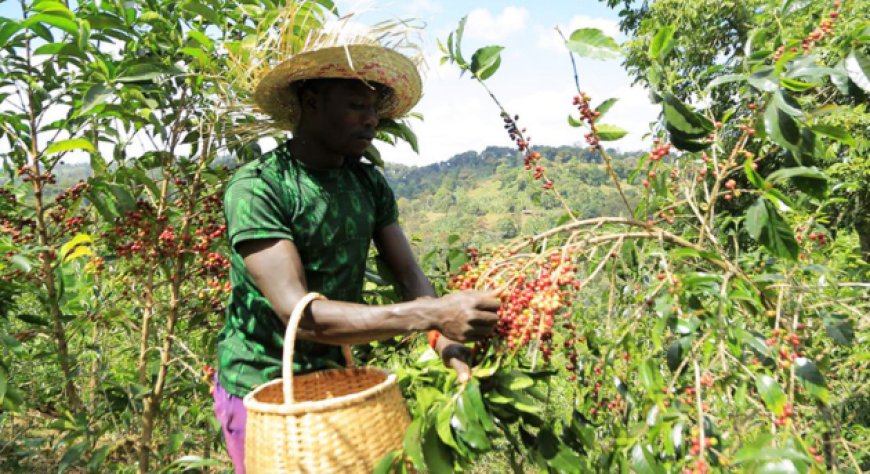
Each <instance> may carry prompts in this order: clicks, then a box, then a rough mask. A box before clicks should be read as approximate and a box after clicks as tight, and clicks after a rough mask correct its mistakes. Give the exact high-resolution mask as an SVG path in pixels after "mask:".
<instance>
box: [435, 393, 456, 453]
mask: <svg viewBox="0 0 870 474" xmlns="http://www.w3.org/2000/svg"><path fill="white" fill-rule="evenodd" d="M454 407H455V405H453V404H446V405H444V407H442V408H441V409H440V410H438V415H436V417H435V431H436V432H437V433H438V437H439V438H441V441H443V442H444V444H446V445H447V446H450V447H451V448H453V449H455V450H457V451H458V450H459V445H457V444H456V440H455V439H453V432H452V430H451V428H450V420H451V419H452V418H453V409H454Z"/></svg>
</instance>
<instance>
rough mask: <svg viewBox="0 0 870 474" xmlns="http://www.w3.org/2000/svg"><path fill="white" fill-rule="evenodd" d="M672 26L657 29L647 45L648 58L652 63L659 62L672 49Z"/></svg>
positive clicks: (673, 27) (673, 29)
mask: <svg viewBox="0 0 870 474" xmlns="http://www.w3.org/2000/svg"><path fill="white" fill-rule="evenodd" d="M676 30H677V28H676V27H675V26H674V25H667V26H664V27H662V28H661V29H659V31H658V32H657V33H656V35H655V36H654V37H653V40H652V43H650V45H649V56H650V58H651V59H652V60H654V61H661V60H662V59H664V58H666V57H667V56H668V53H670V52H671V49H673V47H674V32H675V31H676Z"/></svg>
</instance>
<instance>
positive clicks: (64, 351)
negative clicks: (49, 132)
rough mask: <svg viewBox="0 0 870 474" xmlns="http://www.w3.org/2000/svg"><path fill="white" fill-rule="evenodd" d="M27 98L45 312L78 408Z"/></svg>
mask: <svg viewBox="0 0 870 474" xmlns="http://www.w3.org/2000/svg"><path fill="white" fill-rule="evenodd" d="M25 49H26V54H27V63H28V64H30V40H29V39H28V40H27V45H26V48H25ZM27 99H28V119H29V122H30V165H31V167H32V168H33V181H32V182H33V201H34V211H35V214H36V233H37V235H38V237H39V245H40V246H41V247H44V248H46V250H42V251H41V252H39V255H40V258H41V259H42V268H41V273H42V275H41V280H42V282H43V283H45V287H46V291H47V293H48V294H47V296H48V302H47V305H48V312H49V314H50V315H51V320H52V330H53V332H54V338H55V341H56V342H57V358H58V362H59V363H60V370H61V372H62V373H63V379H64V396H66V398H67V401H68V402H69V407H70V408H71V409H72V410H73V411H77V410H79V409H80V408H81V398H80V397H79V394H78V390H77V389H76V386H75V383H74V382H73V377H72V369H71V368H70V360H69V347H68V346H67V338H66V329H65V328H64V327H63V320H62V319H61V316H62V315H63V314H62V312H61V310H60V303H59V301H58V299H59V297H60V295H58V291H57V287H56V284H57V282H56V281H55V278H54V268H53V267H52V263H57V264H58V265H60V260H59V259H58V257H62V256H59V255H57V254H56V253H55V252H54V251H52V250H51V249H52V248H53V247H52V245H51V244H52V242H51V241H50V239H49V236H48V228H47V226H46V223H45V203H43V202H42V190H43V183H42V178H41V174H42V167H41V166H40V161H39V157H40V152H39V143H38V141H37V134H38V132H39V130H38V127H37V124H36V110H37V107H36V100H35V99H34V97H33V88H32V87H31V86H28V90H27Z"/></svg>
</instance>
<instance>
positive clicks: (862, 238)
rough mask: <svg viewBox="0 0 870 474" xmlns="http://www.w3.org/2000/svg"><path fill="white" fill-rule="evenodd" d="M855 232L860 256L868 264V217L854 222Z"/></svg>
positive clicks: (869, 247)
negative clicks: (859, 247) (859, 245)
mask: <svg viewBox="0 0 870 474" xmlns="http://www.w3.org/2000/svg"><path fill="white" fill-rule="evenodd" d="M855 230H856V231H857V232H858V242H859V243H860V244H861V256H862V257H864V261H865V262H867V263H870V216H864V217H861V218H859V219H858V221H857V222H855Z"/></svg>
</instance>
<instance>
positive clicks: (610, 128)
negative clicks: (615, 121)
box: [595, 124, 628, 142]
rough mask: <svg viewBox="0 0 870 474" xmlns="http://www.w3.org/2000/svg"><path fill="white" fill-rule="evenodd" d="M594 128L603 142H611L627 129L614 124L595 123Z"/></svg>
mask: <svg viewBox="0 0 870 474" xmlns="http://www.w3.org/2000/svg"><path fill="white" fill-rule="evenodd" d="M595 129H596V131H597V133H598V139H599V140H601V141H603V142H612V141H616V140H619V139H620V138H622V137H624V136H626V135H627V134H628V130H624V129H622V128H619V127H617V126H616V125H607V124H601V125H596V126H595Z"/></svg>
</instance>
